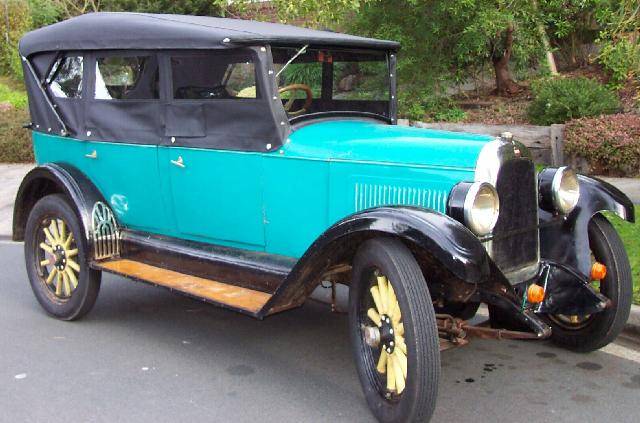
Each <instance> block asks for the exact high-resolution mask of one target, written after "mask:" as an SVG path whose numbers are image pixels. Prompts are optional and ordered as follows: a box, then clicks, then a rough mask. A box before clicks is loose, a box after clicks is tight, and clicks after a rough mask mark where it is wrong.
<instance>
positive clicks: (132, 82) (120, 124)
mask: <svg viewBox="0 0 640 423" xmlns="http://www.w3.org/2000/svg"><path fill="white" fill-rule="evenodd" d="M88 65H89V66H90V68H91V70H92V72H90V73H89V84H90V85H89V86H91V87H92V89H91V90H90V93H89V98H88V101H87V102H86V104H87V110H86V132H85V133H83V134H82V136H83V137H84V138H85V140H86V144H85V154H84V159H83V160H84V162H85V163H84V164H83V170H85V172H86V174H87V175H88V176H89V178H90V179H91V181H92V182H93V183H94V184H95V185H96V186H97V187H98V189H99V190H100V192H101V193H102V195H103V196H104V198H105V200H106V201H107V202H108V203H109V205H110V206H111V208H112V209H113V211H114V212H115V213H116V216H117V218H118V222H119V223H120V224H122V225H123V226H126V227H128V228H130V229H135V230H140V231H145V232H152V233H166V232H167V231H169V230H170V228H171V224H170V222H169V214H168V213H167V207H166V205H165V203H164V200H163V192H162V190H161V188H160V186H161V182H160V175H159V172H158V140H159V139H161V124H160V119H159V118H158V117H159V115H160V110H161V100H160V93H159V91H160V90H159V78H160V76H159V66H158V61H157V55H156V53H154V52H147V51H137V52H136V51H123V52H99V53H96V54H94V55H90V57H89V61H88Z"/></svg>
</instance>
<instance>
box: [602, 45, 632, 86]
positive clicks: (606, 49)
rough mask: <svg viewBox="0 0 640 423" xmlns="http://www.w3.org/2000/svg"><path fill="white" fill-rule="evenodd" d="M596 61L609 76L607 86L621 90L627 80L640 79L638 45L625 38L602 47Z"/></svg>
mask: <svg viewBox="0 0 640 423" xmlns="http://www.w3.org/2000/svg"><path fill="white" fill-rule="evenodd" d="M598 61H599V62H600V63H601V64H602V66H604V68H605V70H606V71H607V72H608V73H609V75H610V76H611V80H610V82H609V85H611V86H612V87H613V88H621V87H622V86H623V85H624V83H625V82H626V81H627V79H629V78H633V77H640V43H632V42H631V41H629V40H627V39H626V38H621V39H620V40H617V41H610V42H607V43H605V44H604V45H603V46H602V50H601V51H600V55H599V56H598Z"/></svg>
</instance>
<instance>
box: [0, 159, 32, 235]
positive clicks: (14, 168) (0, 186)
mask: <svg viewBox="0 0 640 423" xmlns="http://www.w3.org/2000/svg"><path fill="white" fill-rule="evenodd" d="M34 166H35V165H33V164H5V163H3V164H0V238H10V237H11V233H12V228H11V223H12V222H13V202H14V200H15V199H16V194H17V193H18V187H19V186H20V182H22V178H24V175H26V174H27V172H29V171H30V170H31V169H32V168H33V167H34Z"/></svg>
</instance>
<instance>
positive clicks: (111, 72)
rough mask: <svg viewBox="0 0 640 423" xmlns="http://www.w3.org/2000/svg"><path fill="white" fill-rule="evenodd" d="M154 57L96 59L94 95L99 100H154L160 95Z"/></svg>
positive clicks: (156, 64)
mask: <svg viewBox="0 0 640 423" xmlns="http://www.w3.org/2000/svg"><path fill="white" fill-rule="evenodd" d="M159 85H160V84H159V71H158V61H157V59H156V57H155V56H109V57H98V58H97V59H96V87H95V98H96V99H98V100H155V99H158V98H159V91H160V87H159Z"/></svg>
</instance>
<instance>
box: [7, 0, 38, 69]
mask: <svg viewBox="0 0 640 423" xmlns="http://www.w3.org/2000/svg"><path fill="white" fill-rule="evenodd" d="M5 1H6V2H8V3H7V4H6V8H5V7H0V22H1V23H2V24H3V25H2V29H3V31H2V36H3V40H2V43H1V44H0V73H2V74H4V75H12V76H14V77H18V78H21V77H22V63H21V60H20V56H19V55H18V41H19V40H20V38H21V37H22V35H23V34H24V33H25V32H27V31H28V30H29V28H30V27H31V15H30V11H29V4H28V3H27V2H26V0H5ZM3 6H4V5H3ZM7 11H8V19H7V16H6V15H5V14H6V12H7ZM5 23H8V24H9V42H8V43H7V42H6V40H5V39H4V36H5V34H6V25H5Z"/></svg>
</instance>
